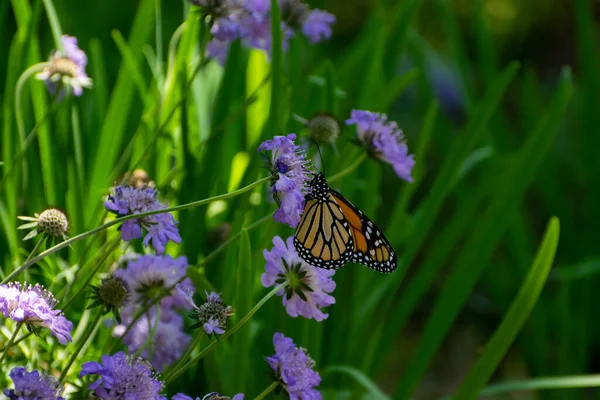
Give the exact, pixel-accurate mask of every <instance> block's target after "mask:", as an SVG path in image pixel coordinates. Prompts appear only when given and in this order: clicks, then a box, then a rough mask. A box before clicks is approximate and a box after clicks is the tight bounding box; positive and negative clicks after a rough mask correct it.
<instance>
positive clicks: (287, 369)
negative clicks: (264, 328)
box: [267, 333, 322, 400]
mask: <svg viewBox="0 0 600 400" xmlns="http://www.w3.org/2000/svg"><path fill="white" fill-rule="evenodd" d="M273 346H274V347H275V355H273V356H271V357H267V362H268V363H269V366H270V367H271V368H272V369H273V372H274V373H275V378H276V379H277V380H278V381H279V382H280V384H281V385H282V386H283V388H284V389H285V390H286V391H287V392H288V394H289V395H290V400H311V399H314V400H317V399H321V398H322V397H321V393H320V392H319V391H318V390H316V389H314V388H315V387H317V386H319V384H320V383H321V377H320V376H319V373H318V372H315V371H314V370H313V368H314V367H315V362H314V361H313V360H312V359H311V358H310V357H309V356H308V354H306V350H304V349H303V348H301V347H296V345H295V344H294V341H293V340H292V339H290V338H288V337H285V336H284V335H283V333H275V335H273Z"/></svg>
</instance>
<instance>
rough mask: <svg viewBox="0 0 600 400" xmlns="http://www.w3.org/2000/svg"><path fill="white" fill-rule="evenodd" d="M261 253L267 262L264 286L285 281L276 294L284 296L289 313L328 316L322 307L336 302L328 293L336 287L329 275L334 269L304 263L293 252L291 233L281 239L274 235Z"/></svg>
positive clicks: (315, 316) (318, 319) (317, 318)
mask: <svg viewBox="0 0 600 400" xmlns="http://www.w3.org/2000/svg"><path fill="white" fill-rule="evenodd" d="M263 254H264V257H265V260H266V261H267V263H266V266H265V272H264V273H263V274H262V275H261V277H260V281H261V283H262V284H263V286H264V287H270V286H276V285H280V284H282V283H284V282H287V286H286V287H285V289H282V290H281V291H280V293H278V295H279V296H283V305H284V306H285V309H286V311H287V313H288V314H289V315H290V316H292V317H297V316H298V315H300V316H302V317H304V318H314V319H315V320H317V321H322V320H324V319H326V318H327V317H328V316H329V315H328V314H325V313H323V311H321V308H323V307H327V306H330V305H332V304H334V303H335V298H334V297H333V296H331V295H329V293H331V292H333V290H335V282H334V281H333V279H332V278H331V277H332V276H333V275H334V274H335V270H328V269H323V268H315V267H313V266H311V265H309V264H307V263H306V262H305V261H304V260H303V259H302V258H300V256H299V255H298V253H297V252H296V249H295V247H294V238H293V237H289V238H288V239H287V241H286V242H284V241H283V240H282V239H281V238H280V237H279V236H275V237H274V238H273V249H272V250H271V251H267V250H264V251H263ZM284 294H285V295H284Z"/></svg>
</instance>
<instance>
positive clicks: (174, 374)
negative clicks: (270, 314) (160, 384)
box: [164, 283, 287, 384]
mask: <svg viewBox="0 0 600 400" xmlns="http://www.w3.org/2000/svg"><path fill="white" fill-rule="evenodd" d="M286 285H287V283H282V284H281V285H279V286H277V287H275V288H274V289H273V290H271V291H270V292H269V293H267V295H266V296H265V297H263V298H262V299H261V300H260V301H259V302H258V303H257V304H256V305H255V306H254V308H253V309H252V310H250V311H249V312H248V314H246V315H245V316H244V318H242V319H241V320H239V322H238V323H237V324H235V325H234V326H233V327H232V328H231V329H229V330H227V332H225V333H224V334H223V335H221V336H219V340H218V341H217V340H213V341H211V342H210V343H209V344H208V346H206V347H205V348H204V349H203V350H202V351H201V352H200V353H199V354H198V355H197V356H196V357H194V358H192V359H191V360H190V361H189V362H187V363H186V364H185V365H183V366H182V367H181V368H179V369H178V370H173V372H172V373H171V375H169V377H168V378H167V379H165V380H164V383H165V384H168V383H170V382H172V381H173V379H175V378H177V377H178V376H179V375H181V374H182V373H183V372H185V370H187V369H188V368H190V367H191V366H192V365H193V364H195V363H196V362H198V361H199V360H200V359H201V358H202V357H204V356H205V355H206V354H207V353H208V352H209V351H211V350H212V349H213V347H215V346H216V345H217V344H218V343H220V342H221V341H223V340H225V339H227V338H228V337H229V336H231V335H233V334H234V333H235V332H237V331H238V330H239V329H240V328H241V327H242V326H244V324H245V323H246V322H248V321H249V320H250V318H252V316H253V315H254V314H256V312H257V311H258V310H259V309H260V308H261V307H262V306H263V305H264V304H265V303H266V302H267V301H268V300H269V299H270V298H271V297H273V296H275V295H276V294H277V292H279V291H280V290H282V289H283V288H285V286H286Z"/></svg>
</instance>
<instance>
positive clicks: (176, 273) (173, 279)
mask: <svg viewBox="0 0 600 400" xmlns="http://www.w3.org/2000/svg"><path fill="white" fill-rule="evenodd" d="M187 268H188V263H187V258H186V257H178V258H176V259H173V257H171V256H169V255H166V256H151V255H144V256H141V257H139V258H137V259H134V260H131V261H129V262H128V263H127V268H125V269H120V270H117V271H116V272H115V273H114V276H115V277H118V278H121V279H123V280H124V281H125V283H126V284H127V286H128V287H129V292H130V293H131V296H130V299H129V302H128V305H127V306H126V307H125V309H124V310H123V314H125V315H126V317H127V316H130V315H131V312H132V307H134V306H135V305H140V304H141V305H145V304H148V303H150V302H151V301H153V300H154V299H156V298H157V297H159V296H163V298H162V299H161V301H160V305H161V307H162V309H164V310H166V309H173V308H188V309H189V306H188V305H189V303H188V301H187V299H186V298H185V296H183V295H182V294H181V293H180V292H179V291H177V290H175V285H177V283H178V282H179V281H180V280H182V279H183V281H182V282H181V286H182V287H183V288H185V289H186V290H190V291H193V290H194V286H193V284H192V281H191V280H190V279H189V278H186V271H187Z"/></svg>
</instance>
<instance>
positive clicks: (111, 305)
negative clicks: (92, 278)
mask: <svg viewBox="0 0 600 400" xmlns="http://www.w3.org/2000/svg"><path fill="white" fill-rule="evenodd" d="M91 299H92V303H91V304H90V305H89V306H88V308H94V307H98V306H104V310H105V313H108V312H112V313H113V315H114V316H115V319H116V320H117V321H118V322H119V323H120V322H121V316H120V314H119V309H120V308H121V307H123V305H124V304H125V303H126V302H127V300H128V299H129V286H128V285H127V283H126V282H125V281H124V280H123V279H122V278H119V277H117V276H114V275H111V276H109V277H107V278H104V279H102V281H101V282H100V285H98V286H92V295H91Z"/></svg>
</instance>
